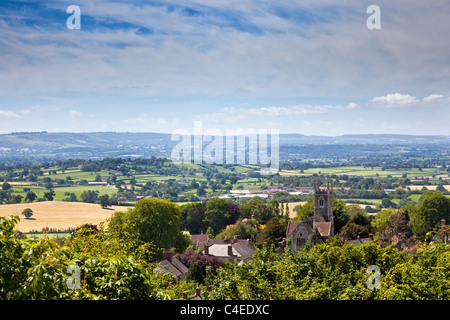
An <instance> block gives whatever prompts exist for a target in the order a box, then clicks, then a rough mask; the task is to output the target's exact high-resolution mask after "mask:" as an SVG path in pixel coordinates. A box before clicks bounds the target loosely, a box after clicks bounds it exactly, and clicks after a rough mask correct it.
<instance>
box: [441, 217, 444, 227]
mask: <svg viewBox="0 0 450 320" xmlns="http://www.w3.org/2000/svg"><path fill="white" fill-rule="evenodd" d="M443 227H445V218H442V219H441V228H443Z"/></svg>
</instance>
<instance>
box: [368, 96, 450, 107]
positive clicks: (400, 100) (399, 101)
mask: <svg viewBox="0 0 450 320" xmlns="http://www.w3.org/2000/svg"><path fill="white" fill-rule="evenodd" d="M449 101H450V98H445V97H444V96H443V95H441V94H432V95H429V96H427V97H425V98H422V99H421V98H417V97H415V96H411V95H409V94H400V93H390V94H388V95H386V96H381V97H375V98H373V99H372V100H370V101H369V105H370V106H372V107H376V108H411V107H430V106H438V105H442V104H443V103H448V102H449Z"/></svg>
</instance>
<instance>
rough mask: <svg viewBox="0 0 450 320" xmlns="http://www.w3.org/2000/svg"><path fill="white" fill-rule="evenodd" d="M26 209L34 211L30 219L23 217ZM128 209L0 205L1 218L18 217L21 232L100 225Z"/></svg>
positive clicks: (68, 204) (61, 204) (57, 204)
mask: <svg viewBox="0 0 450 320" xmlns="http://www.w3.org/2000/svg"><path fill="white" fill-rule="evenodd" d="M25 208H30V209H31V210H33V215H32V216H31V218H30V219H26V218H25V217H24V216H23V215H22V211H23V210H24V209H25ZM127 208H128V207H123V206H112V207H108V208H107V209H102V208H101V206H100V205H99V204H95V203H82V202H63V201H44V202H34V203H19V204H4V205H0V216H8V215H17V216H19V218H20V222H19V223H18V224H17V225H16V229H17V230H19V231H21V232H29V231H31V230H37V231H40V230H41V229H42V228H45V227H48V228H54V229H67V228H76V227H78V226H80V225H83V224H85V223H92V224H95V225H98V224H99V223H100V222H102V221H105V220H106V219H108V218H109V217H110V216H111V215H112V213H113V212H115V211H126V210H127Z"/></svg>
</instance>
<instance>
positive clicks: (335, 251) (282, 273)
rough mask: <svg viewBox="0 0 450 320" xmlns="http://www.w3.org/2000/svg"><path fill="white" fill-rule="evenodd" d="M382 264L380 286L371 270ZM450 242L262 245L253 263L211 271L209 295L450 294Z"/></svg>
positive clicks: (407, 296)
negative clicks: (400, 247) (415, 246)
mask: <svg viewBox="0 0 450 320" xmlns="http://www.w3.org/2000/svg"><path fill="white" fill-rule="evenodd" d="M371 265H375V266H378V267H379V268H380V273H381V274H380V288H379V289H376V288H374V287H373V286H372V287H371V286H370V285H369V286H368V281H369V283H371V284H373V283H374V282H373V281H375V280H373V279H372V278H371V277H373V274H372V273H368V272H367V269H368V267H369V266H371ZM449 266H450V246H449V245H445V244H440V245H434V246H424V247H422V248H421V249H419V250H418V252H417V253H416V254H414V255H408V254H405V253H404V252H401V251H397V250H396V249H394V248H393V247H392V246H389V247H386V248H380V247H379V246H378V245H377V244H376V243H375V242H366V243H365V244H363V245H360V246H355V245H353V244H346V245H343V246H341V245H340V244H339V241H337V239H334V240H332V241H330V242H327V243H325V244H321V245H316V246H314V247H313V248H309V247H305V248H302V249H301V250H300V251H299V252H298V253H296V254H294V253H292V252H291V251H286V252H285V253H284V254H282V255H280V254H277V253H275V251H274V250H273V248H269V247H264V248H262V249H258V250H257V252H256V254H255V255H254V261H253V263H247V264H243V265H238V264H236V263H233V264H231V263H229V264H227V265H226V267H224V268H220V269H218V270H217V275H216V276H211V277H210V279H209V283H210V284H212V287H213V290H212V292H210V293H209V294H208V295H207V298H208V299H251V300H253V299H277V300H278V299H302V300H303V299H327V300H330V299H339V300H341V299H343V300H347V299H351V300H360V299H364V300H365V299H389V300H392V299H446V300H448V299H450V268H449Z"/></svg>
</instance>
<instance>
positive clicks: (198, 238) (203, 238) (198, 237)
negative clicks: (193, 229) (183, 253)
mask: <svg viewBox="0 0 450 320" xmlns="http://www.w3.org/2000/svg"><path fill="white" fill-rule="evenodd" d="M208 239H209V238H208V235H207V234H205V233H201V234H191V240H192V242H193V243H197V242H199V243H206V242H208Z"/></svg>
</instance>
